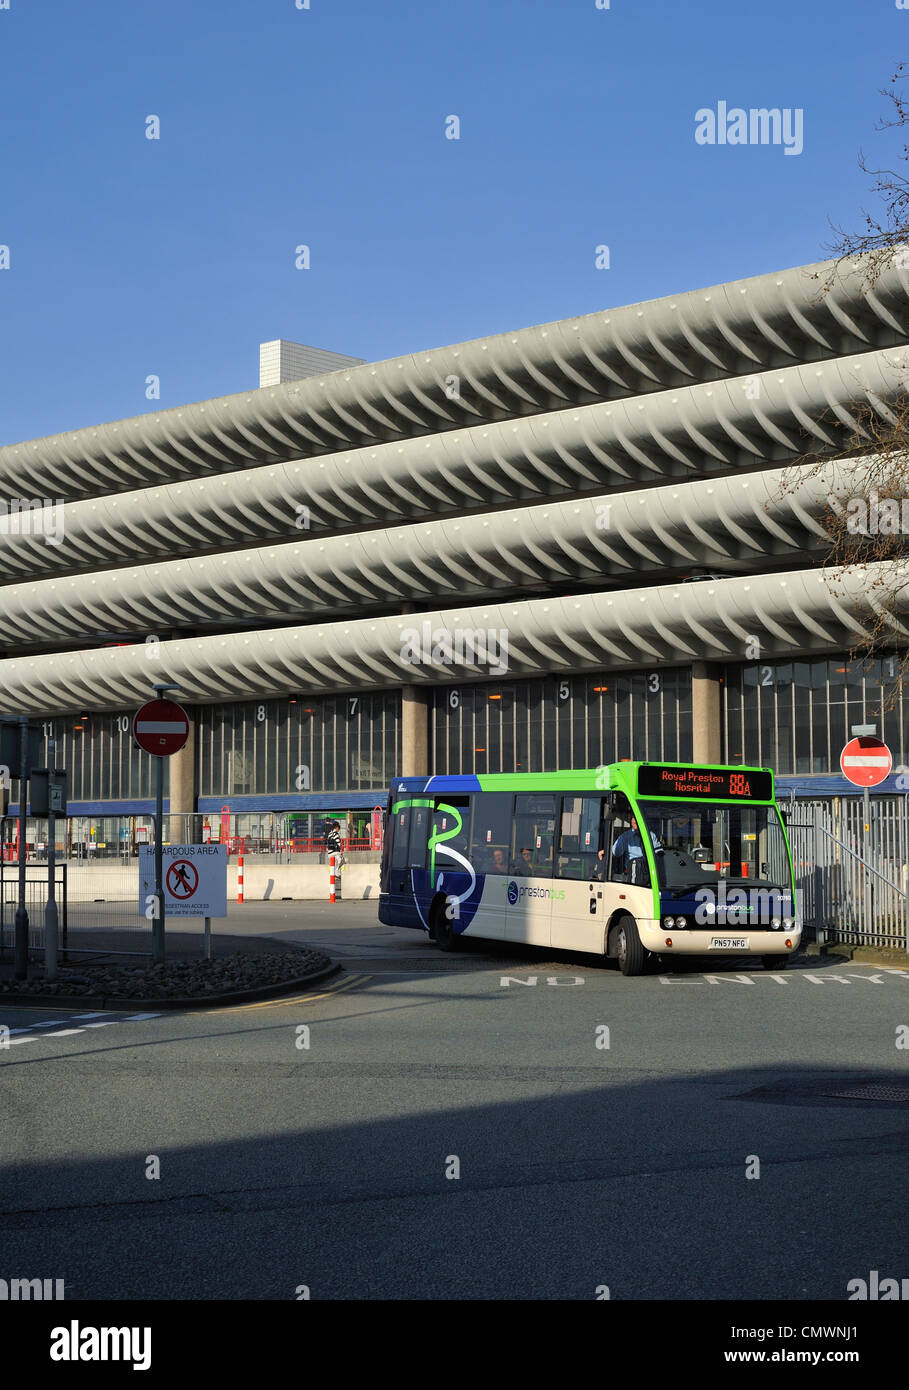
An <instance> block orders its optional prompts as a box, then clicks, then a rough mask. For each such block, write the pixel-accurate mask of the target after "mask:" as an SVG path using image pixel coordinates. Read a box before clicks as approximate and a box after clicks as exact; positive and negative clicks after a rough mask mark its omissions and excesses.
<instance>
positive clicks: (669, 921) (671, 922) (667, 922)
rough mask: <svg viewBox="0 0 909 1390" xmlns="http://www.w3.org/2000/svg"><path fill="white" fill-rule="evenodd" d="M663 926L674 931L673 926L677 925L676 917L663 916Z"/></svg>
mask: <svg viewBox="0 0 909 1390" xmlns="http://www.w3.org/2000/svg"><path fill="white" fill-rule="evenodd" d="M663 926H664V927H665V928H666V930H667V931H672V928H673V927H674V926H675V918H674V917H664V918H663Z"/></svg>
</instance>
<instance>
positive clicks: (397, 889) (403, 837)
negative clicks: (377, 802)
mask: <svg viewBox="0 0 909 1390" xmlns="http://www.w3.org/2000/svg"><path fill="white" fill-rule="evenodd" d="M431 813H432V802H431V801H428V800H422V799H419V798H413V799H407V798H402V799H401V800H400V801H398V802H397V803H396V805H395V808H394V832H393V835H392V841H391V850H390V853H389V856H388V879H387V883H388V892H389V894H390V897H391V904H392V906H393V907H394V910H395V911H396V912H397V913H399V914H400V916H399V918H398V920H399V921H400V925H401V926H412V927H416V926H423V925H424V924H425V920H426V913H427V912H428V908H429V897H430V896H431V895H430V893H429V891H428V890H429V882H428V875H427V873H426V848H427V842H428V838H429V828H430V816H431ZM418 896H419V902H418Z"/></svg>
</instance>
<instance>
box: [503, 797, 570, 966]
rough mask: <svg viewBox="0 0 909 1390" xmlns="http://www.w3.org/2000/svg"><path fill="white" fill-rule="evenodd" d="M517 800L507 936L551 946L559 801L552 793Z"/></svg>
mask: <svg viewBox="0 0 909 1390" xmlns="http://www.w3.org/2000/svg"><path fill="white" fill-rule="evenodd" d="M514 800H515V807H514V820H513V823H512V840H511V846H510V855H511V857H510V860H509V865H508V878H507V880H506V914H505V917H506V927H505V935H506V938H507V939H508V940H509V941H525V942H529V943H530V944H531V945H533V946H548V945H549V944H550V934H551V918H552V890H553V882H552V859H553V849H554V846H555V831H556V817H557V814H558V805H559V798H558V797H557V796H554V795H551V794H549V793H540V792H529V793H527V794H526V795H518V796H516V797H515V799H514Z"/></svg>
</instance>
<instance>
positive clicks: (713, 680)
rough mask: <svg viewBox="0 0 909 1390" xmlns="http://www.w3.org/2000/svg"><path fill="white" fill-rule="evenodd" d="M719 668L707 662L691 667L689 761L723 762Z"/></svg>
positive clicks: (695, 662) (696, 663) (697, 663)
mask: <svg viewBox="0 0 909 1390" xmlns="http://www.w3.org/2000/svg"><path fill="white" fill-rule="evenodd" d="M720 671H721V668H720V667H719V666H713V665H711V664H710V663H709V662H707V661H694V662H692V664H691V761H692V762H693V763H718V762H721V761H722V739H721V734H720V729H721V724H720V713H721V706H720V700H721V696H722V685H721V683H720Z"/></svg>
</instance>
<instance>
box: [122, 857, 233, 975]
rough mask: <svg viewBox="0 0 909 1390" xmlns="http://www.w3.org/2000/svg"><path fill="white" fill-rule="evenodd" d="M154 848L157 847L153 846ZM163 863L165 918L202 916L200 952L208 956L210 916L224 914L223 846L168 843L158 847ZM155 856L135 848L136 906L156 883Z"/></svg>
mask: <svg viewBox="0 0 909 1390" xmlns="http://www.w3.org/2000/svg"><path fill="white" fill-rule="evenodd" d="M156 848H157V846H156ZM161 857H162V859H163V860H164V861H165V862H166V864H167V869H166V872H165V874H164V885H163V887H164V894H165V898H166V907H167V915H168V916H169V917H202V918H204V931H205V938H204V944H203V954H204V956H205V958H206V960H210V959H211V919H212V918H213V917H226V916H227V846H226V845H217V844H212V843H211V842H209V843H208V844H207V845H168V846H167V848H166V849H165V848H164V846H162V847H161ZM155 860H156V856H155V855H154V854H153V853H152V851H151V850H149V849H140V850H139V905H140V907H141V906H142V904H143V902H144V901H145V897H146V895H147V894H148V893H149V891H150V889H151V887H152V884H153V883H154V882H157V865H156V863H155Z"/></svg>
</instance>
